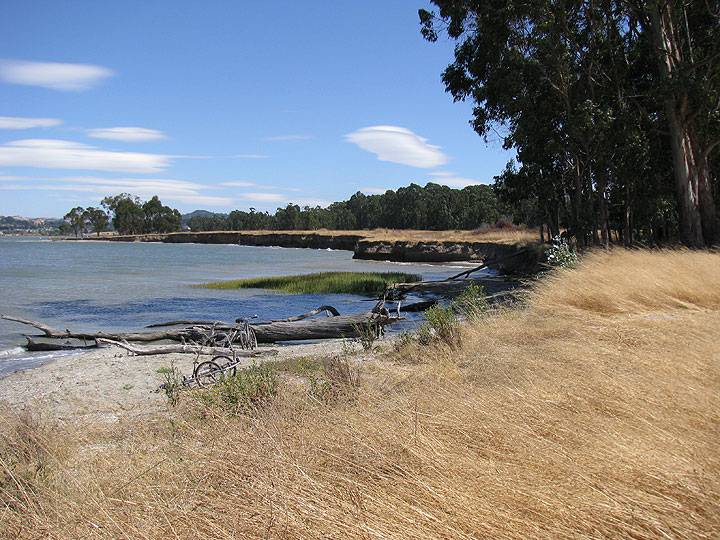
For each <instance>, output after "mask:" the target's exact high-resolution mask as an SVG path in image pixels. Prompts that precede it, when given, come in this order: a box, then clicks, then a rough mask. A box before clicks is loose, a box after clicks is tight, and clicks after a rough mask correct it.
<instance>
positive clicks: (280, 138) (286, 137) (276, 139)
mask: <svg viewBox="0 0 720 540" xmlns="http://www.w3.org/2000/svg"><path fill="white" fill-rule="evenodd" d="M312 138H313V137H312V135H273V136H272V137H265V138H264V139H263V140H264V141H271V142H281V141H307V140H309V139H312Z"/></svg>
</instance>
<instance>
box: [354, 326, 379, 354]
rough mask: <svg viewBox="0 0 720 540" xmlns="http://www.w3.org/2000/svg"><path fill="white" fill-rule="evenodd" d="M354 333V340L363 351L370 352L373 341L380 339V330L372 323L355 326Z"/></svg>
mask: <svg viewBox="0 0 720 540" xmlns="http://www.w3.org/2000/svg"><path fill="white" fill-rule="evenodd" d="M355 331H356V332H357V334H358V337H357V338H355V340H356V341H357V342H358V343H360V345H361V346H362V348H363V350H364V351H369V350H371V349H372V348H373V345H374V344H375V341H377V339H378V337H380V328H379V327H378V325H377V324H375V323H373V322H372V321H368V322H364V323H361V324H356V325H355Z"/></svg>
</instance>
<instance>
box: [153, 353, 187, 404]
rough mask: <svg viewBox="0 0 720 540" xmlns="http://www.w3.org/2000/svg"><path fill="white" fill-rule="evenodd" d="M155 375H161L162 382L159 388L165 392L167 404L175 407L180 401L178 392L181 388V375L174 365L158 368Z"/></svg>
mask: <svg viewBox="0 0 720 540" xmlns="http://www.w3.org/2000/svg"><path fill="white" fill-rule="evenodd" d="M157 373H158V374H159V375H162V378H163V382H162V384H161V385H160V388H162V390H163V392H165V397H167V399H168V402H169V403H170V405H173V406H175V405H177V404H178V401H180V390H181V389H182V387H183V384H182V381H183V376H182V373H180V370H179V369H177V368H176V367H175V364H174V363H171V364H170V367H161V368H158V370H157Z"/></svg>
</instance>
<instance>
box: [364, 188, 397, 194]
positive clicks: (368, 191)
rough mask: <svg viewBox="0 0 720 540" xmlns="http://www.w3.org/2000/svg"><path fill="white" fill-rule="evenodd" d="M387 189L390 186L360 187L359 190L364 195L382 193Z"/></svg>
mask: <svg viewBox="0 0 720 540" xmlns="http://www.w3.org/2000/svg"><path fill="white" fill-rule="evenodd" d="M389 189H390V188H384V187H362V188H360V191H361V192H362V193H364V194H365V195H382V194H383V193H385V192H386V191H388V190H389Z"/></svg>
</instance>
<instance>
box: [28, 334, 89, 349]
mask: <svg viewBox="0 0 720 540" xmlns="http://www.w3.org/2000/svg"><path fill="white" fill-rule="evenodd" d="M25 339H27V344H26V345H25V348H26V349H27V350H28V351H31V352H39V351H75V350H83V349H97V348H98V344H97V341H95V340H93V343H92V344H90V345H88V344H80V343H77V344H74V343H69V342H64V343H47V342H44V341H37V340H35V339H33V338H31V337H30V336H25Z"/></svg>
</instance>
